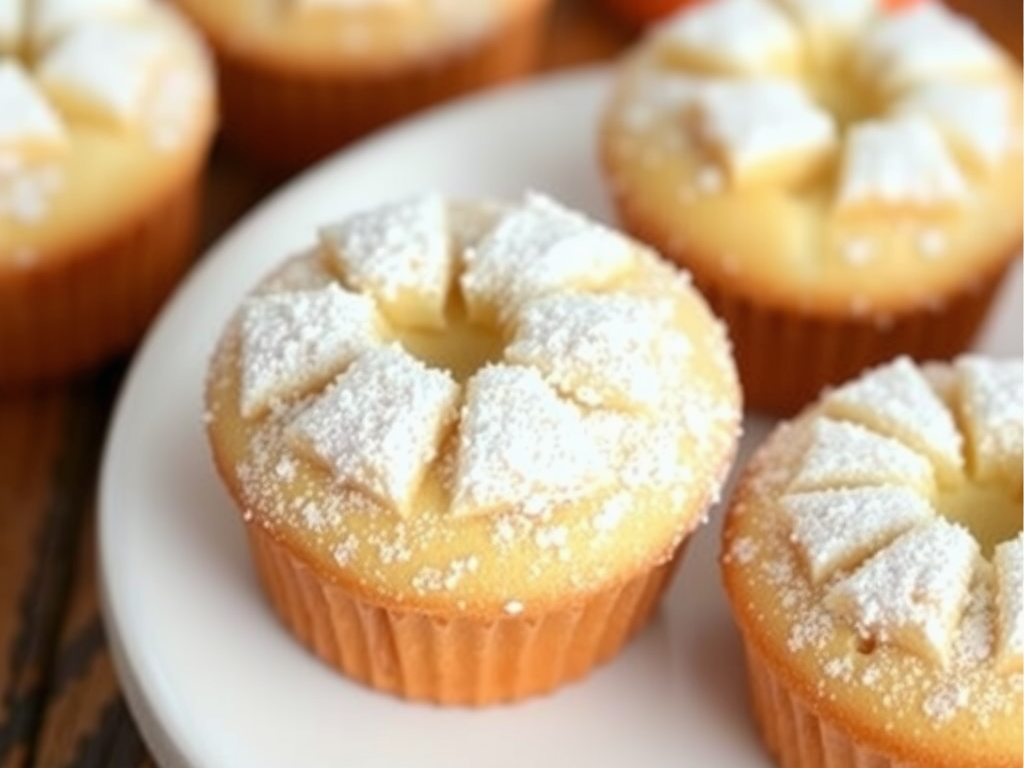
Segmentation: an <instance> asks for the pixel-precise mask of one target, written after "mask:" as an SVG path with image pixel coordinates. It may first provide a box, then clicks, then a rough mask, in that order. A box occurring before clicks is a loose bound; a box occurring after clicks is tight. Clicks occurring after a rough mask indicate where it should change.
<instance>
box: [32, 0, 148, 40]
mask: <svg viewBox="0 0 1024 768" xmlns="http://www.w3.org/2000/svg"><path fill="white" fill-rule="evenodd" d="M148 5H149V2H148V0H35V4H34V8H33V19H32V24H31V29H32V34H33V38H34V42H35V44H36V45H40V44H43V45H47V44H50V43H52V42H53V41H54V40H56V39H57V38H58V37H60V36H61V35H64V34H66V33H68V32H69V31H71V30H72V29H74V28H75V27H77V26H79V25H81V24H85V23H88V22H90V21H92V20H95V19H112V20H116V19H129V18H131V17H132V16H133V15H135V14H138V13H139V12H141V11H143V10H145V9H146V7H147V6H148Z"/></svg>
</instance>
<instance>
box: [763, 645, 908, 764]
mask: <svg viewBox="0 0 1024 768" xmlns="http://www.w3.org/2000/svg"><path fill="white" fill-rule="evenodd" d="M746 656H747V676H748V680H749V686H750V698H751V704H752V708H753V711H754V719H755V720H756V722H757V727H758V730H759V731H760V733H761V739H762V741H763V742H764V745H765V747H767V749H768V751H769V752H771V754H772V756H773V757H774V758H775V759H776V761H777V762H778V764H779V765H780V766H781V768H912V766H910V765H908V764H906V763H902V762H897V761H894V760H892V759H891V758H889V757H886V756H885V755H883V754H881V753H879V752H877V751H875V750H872V749H868V748H867V747H865V746H863V745H861V744H858V743H857V742H856V741H854V740H853V739H851V738H850V737H849V736H847V735H846V734H845V733H843V732H842V731H841V730H839V729H837V728H836V727H834V726H833V725H831V724H830V723H828V722H826V721H825V720H822V719H821V718H820V717H818V715H816V714H815V713H814V711H813V709H811V708H810V707H808V706H807V705H806V704H805V703H804V702H803V701H802V700H801V699H800V698H799V697H798V696H795V695H794V694H793V692H792V691H790V690H789V688H787V686H786V685H785V684H784V683H783V682H782V681H781V680H780V679H779V678H778V677H776V676H775V675H774V674H772V672H771V670H770V669H769V668H768V666H767V664H766V663H765V661H764V660H763V659H762V658H761V656H760V654H759V653H758V651H757V649H756V648H755V647H754V646H753V645H751V644H750V643H747V644H746Z"/></svg>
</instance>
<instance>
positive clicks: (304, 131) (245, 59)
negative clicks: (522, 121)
mask: <svg viewBox="0 0 1024 768" xmlns="http://www.w3.org/2000/svg"><path fill="white" fill-rule="evenodd" d="M176 1H177V3H178V5H179V6H180V7H181V8H182V9H183V10H184V11H185V12H186V13H187V14H188V15H189V16H190V17H191V18H192V19H193V20H194V21H195V22H196V24H197V25H198V26H199V27H200V28H201V29H202V30H203V32H204V33H205V34H206V36H207V38H208V39H209V41H210V43H211V45H212V47H213V49H214V51H215V53H216V57H217V65H218V75H219V83H220V94H221V99H222V112H223V119H224V132H225V135H226V138H227V139H228V141H229V143H230V144H231V145H233V146H234V147H236V148H237V149H238V150H240V151H241V152H242V153H244V154H245V155H246V156H247V157H249V158H250V159H251V160H253V161H256V162H258V163H260V164H261V165H263V166H264V167H266V168H268V169H270V170H272V171H275V172H290V171H294V170H297V169H299V168H302V167H303V166H306V165H308V164H309V163H311V162H313V161H314V160H317V159H319V158H321V157H323V156H325V155H327V154H328V153H330V152H332V151H333V150H335V149H337V148H338V147H340V146H342V145H343V144H345V143H346V142H349V141H351V140H352V139H354V138H356V137H358V136H361V135H363V134H365V133H367V132H369V131H370V130H372V129H374V128H377V127H379V126H381V125H383V124H385V123H387V122H388V121H391V120H394V119H395V118H398V117H401V116H404V115H407V114H409V113H411V112H413V111H415V110H418V109H420V108H422V107H424V106H427V105H430V104H434V103H437V102H439V101H442V100H444V99H447V98H450V97H452V96H456V95H458V94H462V93H465V92H468V91H470V90H472V89H475V88H480V87H483V86H487V85H490V84H494V83H498V82H502V81H505V80H509V79H511V78H514V77H516V76H519V75H522V74H525V73H526V72H528V71H529V70H530V69H531V68H532V66H533V63H534V60H535V58H536V54H537V51H538V47H539V43H540V40H541V35H542V32H543V26H544V22H545V20H546V12H547V7H548V5H549V2H550V0H479V1H478V2H472V3H466V2H463V1H462V0H360V2H324V0H299V1H298V2H288V3H283V2H277V1H276V0H222V1H221V2H215V3H212V2H208V0H176Z"/></svg>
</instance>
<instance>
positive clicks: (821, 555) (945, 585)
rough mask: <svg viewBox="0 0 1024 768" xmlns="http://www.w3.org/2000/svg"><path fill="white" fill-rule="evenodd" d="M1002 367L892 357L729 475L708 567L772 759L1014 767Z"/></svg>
mask: <svg viewBox="0 0 1024 768" xmlns="http://www.w3.org/2000/svg"><path fill="white" fill-rule="evenodd" d="M1022 373H1024V365H1022V361H1021V359H1020V358H1016V359H995V358H989V357H982V356H975V355H968V356H962V357H958V358H956V359H955V360H954V361H953V362H949V363H929V364H926V365H924V366H919V365H917V364H915V363H913V362H912V361H911V360H910V359H909V358H905V357H902V358H898V359H896V360H895V361H893V362H891V363H888V364H885V365H883V366H881V367H878V368H875V369H872V370H870V371H869V372H867V373H865V374H863V375H862V377H860V378H858V379H856V380H854V381H852V382H850V383H847V384H844V385H842V386H840V387H838V388H836V389H834V390H832V391H830V392H828V393H827V394H825V395H824V396H823V397H821V398H820V399H818V400H817V401H816V402H815V403H814V404H812V405H810V406H809V407H807V408H806V409H805V410H803V411H802V412H801V413H800V414H799V415H798V416H796V417H795V418H794V419H793V420H791V421H789V422H787V423H784V424H782V425H781V426H779V427H777V428H776V430H775V431H774V432H773V433H772V434H771V435H770V436H769V438H768V439H767V441H766V442H765V443H764V444H763V446H762V447H760V448H759V449H758V451H757V452H756V453H755V455H754V457H753V459H752V460H751V462H750V464H749V466H748V467H747V468H746V469H745V471H744V472H743V474H742V476H741V478H740V480H739V483H738V486H737V488H736V491H735V494H734V498H733V499H732V501H731V504H730V508H729V510H728V512H727V514H726V518H725V524H724V533H723V538H724V541H723V550H722V558H721V567H722V573H723V576H724V580H725V587H726V592H727V595H728V600H729V603H730V605H731V607H732V612H733V614H734V616H735V618H736V621H737V623H738V625H739V628H740V631H741V634H742V637H743V643H744V646H745V648H746V656H747V666H748V673H749V681H750V695H751V698H752V703H753V711H754V715H755V717H756V720H757V723H758V726H759V728H760V732H761V736H762V738H763V740H764V743H765V745H766V746H767V748H768V749H769V751H770V752H771V753H772V754H773V755H774V756H775V757H776V758H777V759H778V762H779V764H780V765H782V766H785V768H819V766H829V768H853V767H854V766H857V767H858V768H860V767H861V766H872V767H873V768H887V767H888V766H928V768H963V767H964V766H971V768H997V767H998V768H1010V766H1019V765H1020V764H1021V758H1022V755H1021V743H1022V736H1024V734H1022V729H1021V725H1022V715H1024V713H1022V707H1021V698H1022V696H1021V691H1022V687H1024V685H1022V674H1021V649H1022V647H1024V621H1022V617H1021V610H1022V604H1024V601H1022V589H1024V571H1022V558H1024V538H1022V535H1021V498H1022V495H1021V468H1022V459H1024V455H1022V431H1024V412H1022V409H1024V388H1022Z"/></svg>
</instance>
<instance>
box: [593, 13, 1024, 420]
mask: <svg viewBox="0 0 1024 768" xmlns="http://www.w3.org/2000/svg"><path fill="white" fill-rule="evenodd" d="M1021 90H1022V78H1021V69H1020V66H1019V64H1018V63H1016V62H1015V61H1013V60H1012V59H1011V58H1010V57H1009V56H1008V55H1006V54H1005V53H1004V52H1002V51H1001V50H1000V49H999V48H998V47H996V45H995V44H994V43H992V42H991V41H990V40H989V39H987V38H986V37H985V36H984V35H983V34H982V33H981V32H980V31H979V30H978V29H977V28H975V27H974V26H973V25H972V24H971V23H969V22H968V21H966V20H965V19H963V18H961V17H959V16H956V15H955V14H953V13H952V12H950V11H948V10H946V9H945V8H944V6H942V5H941V4H939V3H937V2H919V3H914V4H910V5H909V6H907V7H905V8H900V9H893V10H888V11H885V10H882V9H880V8H879V7H876V4H875V2H874V0H848V1H847V2H840V3H819V2H810V1H809V0H777V2H775V1H773V0H711V1H710V2H707V3H702V4H700V5H698V6H695V7H693V8H692V9H687V10H684V11H682V12H681V13H679V14H677V15H675V16H672V17H670V18H669V19H668V20H666V21H665V22H663V23H662V24H661V25H659V26H657V27H655V28H653V30H652V31H651V33H650V34H649V35H648V36H647V37H646V38H645V39H644V40H643V41H642V42H641V43H640V44H639V45H638V46H637V48H636V49H635V50H634V51H633V52H632V53H631V54H629V55H628V56H627V57H626V59H625V60H624V61H623V62H622V64H621V67H620V71H619V73H618V77H617V82H616V85H615V88H614V93H613V94H612V95H611V97H610V99H609V102H608V104H607V106H606V109H605V113H604V117H603V122H602V126H601V137H600V146H601V159H602V164H603V168H604V170H605V174H606V178H607V181H608V184H609V188H610V190H611V193H612V196H613V198H614V203H615V206H616V208H617V211H618V214H619V217H620V219H621V222H622V223H623V226H624V228H625V229H626V230H627V231H629V232H630V233H632V234H633V235H634V236H636V237H638V238H640V239H642V240H644V241H647V242H648V243H650V244H652V245H653V246H655V247H656V248H657V249H658V250H660V251H661V252H662V253H664V254H665V255H667V256H668V257H670V258H671V259H673V260H674V261H676V262H678V263H680V264H682V265H685V266H686V267H687V268H688V269H690V270H691V271H692V273H693V276H694V280H695V283H696V284H697V286H698V287H699V288H700V289H701V290H702V291H703V292H704V294H705V295H706V296H707V297H708V300H709V302H710V303H711V305H712V307H713V308H714V309H715V310H716V311H717V312H718V314H719V315H720V316H721V317H722V318H723V319H724V320H725V321H726V324H727V325H728V327H729V330H730V333H731V335H732V338H733V341H734V343H735V345H736V356H737V364H738V366H739V369H740V379H741V381H742V382H743V386H744V393H745V395H746V400H747V402H748V404H749V405H751V406H752V407H754V408H758V409H764V410H768V411H772V412H776V413H791V412H793V411H794V410H796V409H797V408H799V407H800V406H801V405H802V404H805V403H806V402H808V401H809V400H811V399H813V398H814V397H815V396H816V395H817V394H818V393H819V392H820V390H821V389H822V387H823V386H825V385H828V384H835V383H838V382H840V381H843V380H845V379H847V378H850V377H852V376H853V375H855V374H856V373H858V372H859V371H861V370H862V369H864V368H865V367H869V366H871V365H876V364H879V363H881V362H884V361H885V360H888V359H891V358H892V357H895V356H897V355H899V354H906V355H909V356H911V357H913V358H915V359H933V358H934V359H948V358H950V357H952V356H955V355H956V354H958V353H960V352H962V351H963V350H964V349H965V348H966V347H967V346H968V345H969V343H970V341H971V340H972V338H973V336H974V334H975V332H976V330H977V328H978V326H979V325H980V323H981V321H982V320H983V319H984V317H985V315H986V313H987V311H988V309H989V307H990V304H991V303H992V299H993V295H994V293H995V291H996V289H997V287H998V286H999V284H1000V281H1001V280H1002V278H1003V276H1004V274H1005V272H1006V270H1007V268H1008V266H1009V265H1011V264H1012V263H1013V261H1014V257H1015V255H1016V254H1018V253H1019V250H1020V245H1021V232H1022V209H1024V201H1022V186H1024V181H1022V156H1021V131H1022V120H1021Z"/></svg>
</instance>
